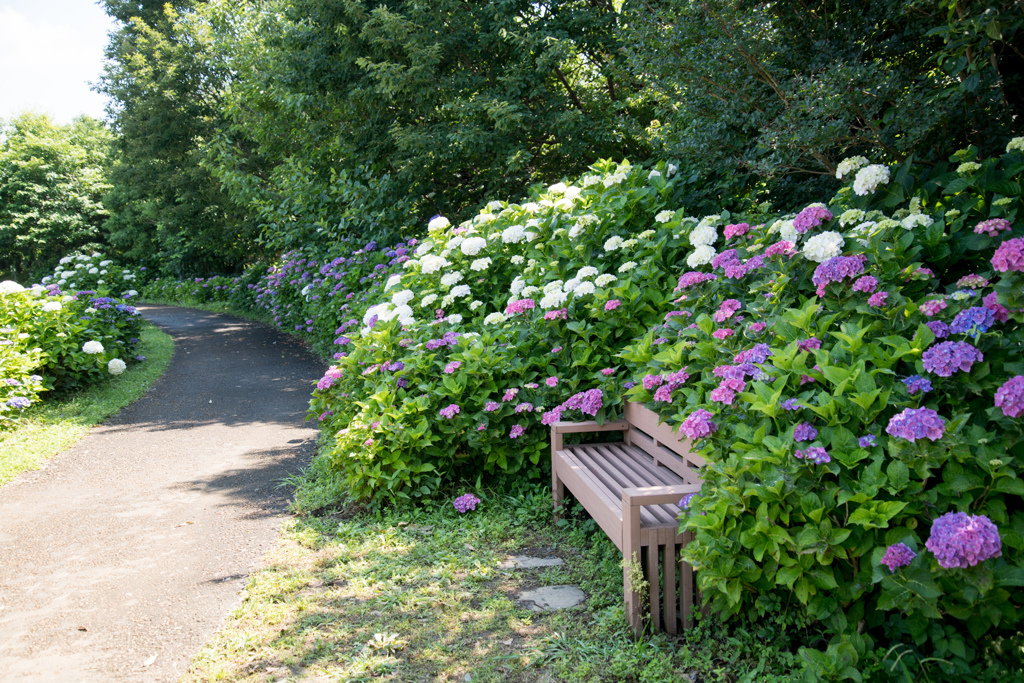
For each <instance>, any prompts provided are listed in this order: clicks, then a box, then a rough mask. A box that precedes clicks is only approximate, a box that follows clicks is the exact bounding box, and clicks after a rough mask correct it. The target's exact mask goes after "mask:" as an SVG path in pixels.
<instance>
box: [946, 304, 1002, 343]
mask: <svg viewBox="0 0 1024 683" xmlns="http://www.w3.org/2000/svg"><path fill="white" fill-rule="evenodd" d="M995 321H996V314H995V312H993V311H991V310H989V309H987V308H983V307H981V306H974V307H972V308H968V309H965V310H963V311H960V312H959V313H957V314H956V317H955V318H953V322H952V323H950V325H949V331H950V332H952V333H953V334H967V335H970V336H971V337H977V336H978V334H979V333H983V332H988V328H990V327H992V325H993V324H994V323H995Z"/></svg>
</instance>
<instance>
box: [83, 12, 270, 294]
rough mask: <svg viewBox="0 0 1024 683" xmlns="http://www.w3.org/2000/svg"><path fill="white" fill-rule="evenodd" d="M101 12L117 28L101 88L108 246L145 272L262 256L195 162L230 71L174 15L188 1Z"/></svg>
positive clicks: (202, 268)
mask: <svg viewBox="0 0 1024 683" xmlns="http://www.w3.org/2000/svg"><path fill="white" fill-rule="evenodd" d="M106 5H107V10H108V13H110V14H111V16H113V17H114V18H116V19H118V20H119V21H120V22H121V27H120V28H119V29H118V31H116V32H115V33H114V34H112V37H111V42H110V45H109V47H108V49H107V58H108V62H107V69H106V72H105V74H104V76H103V79H102V81H101V91H102V92H104V93H106V94H107V95H108V96H110V98H111V100H112V105H111V110H110V113H111V116H112V121H113V129H114V132H115V134H116V141H117V154H116V156H115V157H114V163H113V167H112V169H111V173H110V182H111V184H112V185H113V188H112V190H111V192H110V193H109V195H108V196H107V198H106V200H105V205H106V207H107V208H108V209H109V211H110V212H111V217H110V219H109V220H108V221H107V223H106V225H105V229H106V231H107V240H108V242H109V244H110V245H111V247H112V248H113V249H114V250H115V251H117V252H118V253H120V254H122V255H123V256H124V257H125V258H128V259H131V260H133V261H135V262H136V263H139V264H144V265H146V266H147V267H149V268H150V270H156V271H159V272H163V273H168V274H177V275H184V274H192V273H199V274H208V273H217V272H231V271H233V270H237V269H239V268H240V267H241V264H243V263H245V262H246V261H247V260H248V259H249V258H250V256H251V255H252V254H254V253H258V251H259V250H258V247H257V245H256V244H255V241H254V240H255V237H256V235H255V232H254V229H253V226H252V224H251V223H250V221H249V220H248V214H247V211H246V210H245V208H244V207H241V206H239V205H237V204H235V203H234V202H233V201H232V200H231V199H230V198H229V197H228V195H227V194H226V193H225V192H224V191H223V190H222V189H221V186H220V184H219V183H218V181H217V180H216V179H215V178H214V177H213V176H212V175H211V174H210V173H209V171H207V170H206V169H205V168H204V167H203V166H202V164H201V162H202V161H203V159H204V149H205V146H206V144H208V143H209V141H210V140H212V139H213V138H214V137H215V136H216V135H218V133H219V131H220V130H221V129H222V128H223V121H224V119H223V116H222V115H221V109H220V107H221V105H220V102H221V99H222V97H223V89H224V86H225V83H226V81H227V78H228V74H227V71H226V69H225V67H224V65H223V64H222V63H221V62H218V61H217V60H214V59H211V58H210V55H209V54H208V53H207V51H206V46H205V43H204V42H203V40H202V35H201V34H196V33H192V32H190V31H189V25H188V24H187V22H186V21H185V20H184V19H183V18H182V17H181V16H180V15H179V14H178V12H177V10H176V9H175V7H178V8H181V9H184V10H186V11H188V10H190V9H191V6H192V3H190V2H184V1H183V2H178V3H169V4H168V6H167V7H166V8H164V7H163V3H141V4H139V3H125V2H120V1H118V0H108V2H107V3H106Z"/></svg>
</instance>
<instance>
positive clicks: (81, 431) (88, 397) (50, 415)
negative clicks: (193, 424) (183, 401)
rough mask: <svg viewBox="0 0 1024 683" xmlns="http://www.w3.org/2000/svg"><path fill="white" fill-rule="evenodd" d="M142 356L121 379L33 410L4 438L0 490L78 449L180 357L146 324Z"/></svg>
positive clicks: (2, 435) (167, 338) (166, 338)
mask: <svg viewBox="0 0 1024 683" xmlns="http://www.w3.org/2000/svg"><path fill="white" fill-rule="evenodd" d="M139 340H140V343H139V350H138V353H139V354H141V355H143V356H145V357H146V360H145V362H142V363H137V364H133V365H131V366H130V367H129V368H128V370H127V371H126V372H125V373H124V374H122V375H118V376H110V377H108V378H107V379H106V380H105V381H103V382H101V383H99V384H96V385H93V386H91V387H89V388H88V389H86V390H84V391H80V392H76V393H74V394H72V395H70V396H67V397H64V398H61V399H58V400H49V398H48V397H47V400H44V401H41V402H39V403H37V404H35V405H33V406H32V407H31V408H29V409H27V410H26V411H25V412H24V414H23V415H22V416H21V419H20V420H19V424H18V426H17V427H15V428H14V429H12V430H10V431H7V432H2V433H0V485H2V484H5V483H7V482H8V481H10V480H11V479H13V478H14V477H16V476H17V475H19V474H21V473H22V472H26V471H29V470H33V469H37V468H38V467H40V466H41V465H42V464H43V463H44V462H46V461H47V460H49V459H50V458H52V457H53V456H55V455H57V454H58V453H60V452H61V451H64V450H67V449H68V448H70V447H71V446H73V445H74V444H75V443H76V442H77V441H78V440H79V439H81V438H82V437H83V436H85V434H86V432H88V430H89V428H90V427H92V426H94V425H97V424H99V423H100V422H102V421H103V420H105V419H106V418H108V417H110V416H111V415H113V414H114V413H116V412H117V411H119V410H121V409H122V408H124V407H125V406H127V405H128V404H130V403H132V402H134V401H136V400H137V399H138V398H139V397H140V396H142V395H143V394H144V393H146V390H148V389H149V387H150V386H152V384H153V382H154V381H156V379H157V378H158V377H160V376H161V375H162V374H163V373H164V370H166V369H167V364H168V363H169V362H170V360H171V356H172V355H173V353H174V342H173V340H172V339H171V337H170V336H169V335H167V334H165V333H164V332H161V331H160V330H158V329H157V328H156V327H154V326H153V325H151V324H150V323H144V325H143V328H142V335H141V336H140V337H139Z"/></svg>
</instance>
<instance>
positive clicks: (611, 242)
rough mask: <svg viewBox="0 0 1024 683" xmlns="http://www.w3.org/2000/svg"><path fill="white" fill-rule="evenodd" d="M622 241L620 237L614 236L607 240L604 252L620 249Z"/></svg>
mask: <svg viewBox="0 0 1024 683" xmlns="http://www.w3.org/2000/svg"><path fill="white" fill-rule="evenodd" d="M622 241H623V240H622V238H621V237H619V236H618V235H614V236H613V237H609V238H608V239H607V240H605V243H604V250H605V251H615V250H616V249H618V248H619V247H621V246H622Z"/></svg>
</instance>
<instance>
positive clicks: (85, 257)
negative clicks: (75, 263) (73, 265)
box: [75, 254, 89, 261]
mask: <svg viewBox="0 0 1024 683" xmlns="http://www.w3.org/2000/svg"><path fill="white" fill-rule="evenodd" d="M75 258H76V259H78V260H79V261H88V260H89V257H88V256H86V255H85V254H79V255H78V256H76V257H75Z"/></svg>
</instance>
